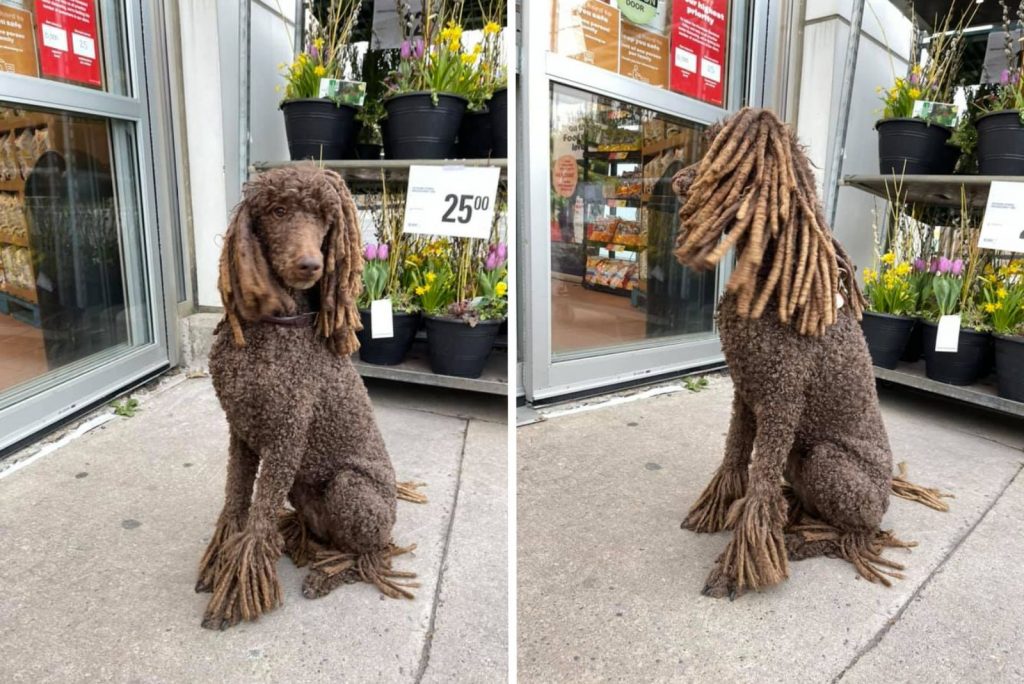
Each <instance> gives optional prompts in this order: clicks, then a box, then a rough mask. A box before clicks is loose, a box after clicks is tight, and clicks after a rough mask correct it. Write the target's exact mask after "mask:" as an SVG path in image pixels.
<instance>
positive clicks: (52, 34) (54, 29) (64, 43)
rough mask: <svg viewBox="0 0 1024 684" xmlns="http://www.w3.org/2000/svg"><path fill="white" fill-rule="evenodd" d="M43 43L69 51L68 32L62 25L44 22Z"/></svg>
mask: <svg viewBox="0 0 1024 684" xmlns="http://www.w3.org/2000/svg"><path fill="white" fill-rule="evenodd" d="M43 45H45V46H46V47H48V48H51V49H53V50H59V51H61V52H67V51H68V32H67V31H65V30H64V29H62V28H61V27H60V26H54V25H53V24H43Z"/></svg>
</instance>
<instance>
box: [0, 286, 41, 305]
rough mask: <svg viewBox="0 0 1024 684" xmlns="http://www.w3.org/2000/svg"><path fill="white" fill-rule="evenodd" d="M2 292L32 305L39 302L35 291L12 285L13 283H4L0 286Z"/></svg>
mask: <svg viewBox="0 0 1024 684" xmlns="http://www.w3.org/2000/svg"><path fill="white" fill-rule="evenodd" d="M0 292H4V293H6V294H8V295H10V296H12V297H15V298H17V299H20V300H21V301H23V302H29V303H31V304H36V303H38V301H39V298H38V297H37V295H36V293H35V290H27V289H25V288H23V287H18V286H17V285H12V284H11V283H4V284H3V285H0Z"/></svg>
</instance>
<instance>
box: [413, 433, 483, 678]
mask: <svg viewBox="0 0 1024 684" xmlns="http://www.w3.org/2000/svg"><path fill="white" fill-rule="evenodd" d="M472 422H473V419H466V427H465V429H463V431H462V449H461V450H460V451H459V468H458V472H457V474H456V475H455V495H454V496H453V497H452V512H451V514H450V515H449V516H448V529H447V530H445V535H444V548H443V549H442V550H441V564H440V565H439V566H438V569H437V583H436V584H435V585H434V596H433V602H432V603H431V606H430V622H429V623H428V625H427V634H426V637H425V638H424V641H423V651H422V652H421V653H420V666H419V669H418V670H417V671H416V679H415V680H414V681H415V682H416V684H420V682H422V681H423V677H424V675H425V674H426V673H427V666H428V665H430V649H431V647H433V645H434V624H435V623H436V622H437V606H438V604H439V603H440V599H441V584H442V583H443V581H444V568H445V564H446V563H447V562H448V551H449V547H450V546H451V543H452V530H453V529H454V527H455V513H456V511H458V509H459V492H460V491H461V490H462V466H463V462H464V461H465V459H466V442H467V441H469V426H470V423H472Z"/></svg>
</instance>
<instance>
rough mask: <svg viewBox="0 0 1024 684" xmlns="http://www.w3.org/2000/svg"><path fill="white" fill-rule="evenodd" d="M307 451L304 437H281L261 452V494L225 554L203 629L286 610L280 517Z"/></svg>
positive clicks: (226, 546)
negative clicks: (279, 570)
mask: <svg viewBox="0 0 1024 684" xmlns="http://www.w3.org/2000/svg"><path fill="white" fill-rule="evenodd" d="M300 434H302V433H300ZM303 448H304V440H302V439H299V435H276V436H275V439H274V440H273V442H272V443H271V444H270V445H269V446H265V447H264V448H261V449H260V454H259V455H260V471H259V476H258V478H257V480H256V493H255V495H254V497H253V501H252V505H251V506H250V508H249V514H248V517H247V519H246V522H245V527H243V528H242V530H241V531H239V532H238V533H237V534H235V535H233V536H232V537H231V538H230V539H228V541H227V542H226V543H225V544H224V547H223V549H222V550H221V561H220V563H219V564H218V566H217V568H216V573H215V574H216V577H215V579H214V585H213V596H212V597H211V598H210V603H209V605H208V606H207V608H206V614H205V616H204V617H203V627H206V628H208V629H225V628H227V627H230V626H231V625H234V624H236V623H238V622H239V621H240V620H255V619H257V618H258V617H259V616H260V615H262V614H263V613H266V612H269V611H271V610H273V609H274V608H276V607H277V606H278V605H280V604H281V585H280V582H279V581H278V579H277V568H276V564H277V559H278V558H280V557H281V549H282V544H283V542H282V539H281V534H280V532H279V531H278V527H277V513H278V511H279V510H280V509H281V507H282V506H283V505H284V501H285V497H286V496H287V494H288V491H289V490H290V489H291V487H292V483H293V482H294V480H295V473H296V472H297V471H298V468H299V464H300V463H301V462H302V456H303V453H302V450H303Z"/></svg>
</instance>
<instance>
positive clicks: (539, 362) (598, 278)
mask: <svg viewBox="0 0 1024 684" xmlns="http://www.w3.org/2000/svg"><path fill="white" fill-rule="evenodd" d="M768 26H769V13H768V2H766V1H758V0H746V1H744V0H708V1H707V2H701V3H694V2H689V1H688V0H549V1H548V2H539V3H532V2H531V3H524V4H523V29H524V30H523V34H522V38H523V53H522V57H523V64H522V65H521V70H520V73H521V74H523V81H524V87H523V88H522V89H521V92H522V96H523V102H522V112H523V116H522V117H521V119H520V122H521V124H520V125H521V127H522V130H523V142H522V143H521V155H522V156H521V157H520V159H521V160H522V162H521V163H522V165H523V167H524V168H525V169H527V172H526V175H525V177H524V183H523V187H522V188H521V191H522V192H523V199H522V203H523V206H524V211H523V212H522V213H521V216H522V217H523V218H522V219H521V220H520V236H521V241H520V252H519V253H520V254H521V255H523V257H524V274H523V277H524V281H525V283H526V284H527V287H526V288H525V289H524V293H523V297H522V302H523V304H522V310H521V312H520V316H521V317H520V320H521V321H523V325H522V328H523V330H524V339H523V346H524V368H523V373H522V377H523V385H524V390H525V393H526V396H527V399H529V400H538V399H544V398H548V397H554V396H558V395H563V394H568V393H571V392H577V391H583V390H588V389H592V388H597V387H602V386H607V385H611V384H615V383H619V382H627V381H632V380H636V379H639V378H643V377H644V376H653V375H659V374H662V373H669V372H673V371H678V370H680V369H685V368H690V367H698V366H702V365H708V364H712V363H717V362H720V361H721V360H722V354H721V348H720V344H719V341H718V337H717V334H716V331H715V327H714V309H715V305H716V303H717V300H718V294H719V291H720V289H721V288H722V287H723V285H724V282H725V280H726V279H727V277H728V273H727V269H728V266H727V265H726V266H723V267H720V268H719V269H718V270H717V271H713V272H707V273H696V272H693V271H690V270H688V269H685V268H682V267H681V266H679V265H678V264H677V263H676V262H675V259H674V258H673V256H672V250H673V244H674V242H675V237H676V230H677V227H678V219H677V215H678V210H679V206H678V203H677V202H676V199H675V196H674V193H673V192H672V189H671V179H672V176H673V175H674V174H675V173H676V172H677V171H678V170H680V169H682V168H684V167H685V166H687V165H689V164H692V163H694V162H695V161H697V160H699V159H700V157H701V155H702V154H703V150H704V147H703V146H704V141H703V136H702V132H703V131H704V129H705V128H706V127H707V126H708V125H709V124H711V123H712V122H714V121H717V120H719V119H721V118H723V117H724V116H726V115H728V114H729V113H730V112H733V111H736V110H737V109H739V108H740V107H741V106H742V105H744V104H746V103H748V102H752V103H761V101H762V98H761V96H760V95H759V94H758V93H760V92H761V91H762V89H763V87H764V83H763V77H764V74H765V70H764V60H765V55H766V41H765V35H766V33H767V31H768Z"/></svg>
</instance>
